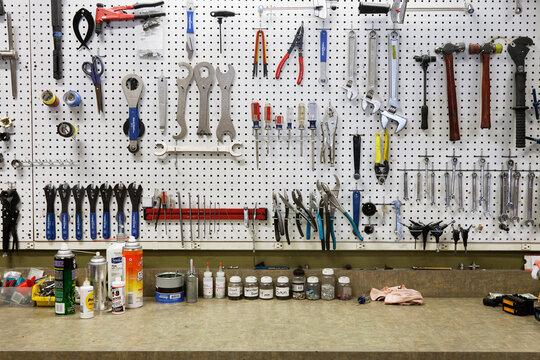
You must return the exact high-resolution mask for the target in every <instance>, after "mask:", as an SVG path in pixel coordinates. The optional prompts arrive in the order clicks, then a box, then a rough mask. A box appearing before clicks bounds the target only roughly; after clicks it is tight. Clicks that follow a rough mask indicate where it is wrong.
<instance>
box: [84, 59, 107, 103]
mask: <svg viewBox="0 0 540 360" xmlns="http://www.w3.org/2000/svg"><path fill="white" fill-rule="evenodd" d="M104 70H105V66H104V65H103V61H102V60H101V58H100V57H99V56H95V55H92V61H85V62H83V64H82V71H83V72H84V73H85V74H86V75H87V76H88V77H90V79H92V84H94V90H95V91H96V101H97V109H98V114H101V113H102V112H103V95H102V94H101V75H103V71H104Z"/></svg>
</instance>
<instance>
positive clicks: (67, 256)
mask: <svg viewBox="0 0 540 360" xmlns="http://www.w3.org/2000/svg"><path fill="white" fill-rule="evenodd" d="M76 267H77V265H76V264H75V254H73V252H72V251H71V250H70V249H69V248H68V246H67V244H62V246H60V250H58V252H57V253H56V255H55V256H54V312H55V313H56V315H71V314H75V269H76Z"/></svg>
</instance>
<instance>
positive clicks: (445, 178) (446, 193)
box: [444, 165, 450, 210]
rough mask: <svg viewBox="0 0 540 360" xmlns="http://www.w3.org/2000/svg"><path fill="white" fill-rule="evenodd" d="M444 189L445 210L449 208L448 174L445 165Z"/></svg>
mask: <svg viewBox="0 0 540 360" xmlns="http://www.w3.org/2000/svg"><path fill="white" fill-rule="evenodd" d="M444 189H445V196H446V202H445V203H446V206H445V207H446V210H448V208H450V174H449V173H448V165H446V171H445V173H444Z"/></svg>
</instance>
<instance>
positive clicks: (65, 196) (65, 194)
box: [58, 183, 71, 241]
mask: <svg viewBox="0 0 540 360" xmlns="http://www.w3.org/2000/svg"><path fill="white" fill-rule="evenodd" d="M58 196H59V197H60V204H61V205H62V210H61V213H60V220H61V223H62V240H64V241H65V240H67V239H69V200H70V199H71V188H70V187H69V185H68V184H67V183H64V184H62V185H60V186H59V187H58Z"/></svg>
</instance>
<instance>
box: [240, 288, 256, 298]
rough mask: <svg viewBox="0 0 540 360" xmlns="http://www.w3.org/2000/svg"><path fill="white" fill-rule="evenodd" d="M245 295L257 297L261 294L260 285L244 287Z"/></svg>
mask: <svg viewBox="0 0 540 360" xmlns="http://www.w3.org/2000/svg"><path fill="white" fill-rule="evenodd" d="M244 296H245V297H247V298H256V297H258V296H259V287H257V286H250V287H245V288H244Z"/></svg>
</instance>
